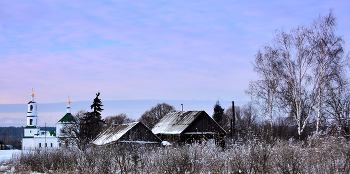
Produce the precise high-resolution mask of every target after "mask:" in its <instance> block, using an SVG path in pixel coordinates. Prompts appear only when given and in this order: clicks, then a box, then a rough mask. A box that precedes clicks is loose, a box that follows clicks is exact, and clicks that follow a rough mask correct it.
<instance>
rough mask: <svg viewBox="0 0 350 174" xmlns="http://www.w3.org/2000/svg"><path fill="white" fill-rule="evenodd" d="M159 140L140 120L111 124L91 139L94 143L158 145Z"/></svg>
mask: <svg viewBox="0 0 350 174" xmlns="http://www.w3.org/2000/svg"><path fill="white" fill-rule="evenodd" d="M161 142H162V140H161V139H159V138H158V137H157V136H156V135H154V134H153V133H152V131H151V130H150V129H149V128H148V127H147V126H145V125H144V124H142V123H141V122H134V123H128V124H120V125H112V126H110V127H109V128H107V129H106V130H104V131H102V132H101V133H100V134H99V135H97V137H96V138H95V139H94V140H93V141H92V143H93V144H94V145H112V144H118V143H133V144H159V145H160V144H161Z"/></svg>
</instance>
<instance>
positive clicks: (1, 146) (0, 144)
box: [0, 140, 6, 150]
mask: <svg viewBox="0 0 350 174" xmlns="http://www.w3.org/2000/svg"><path fill="white" fill-rule="evenodd" d="M0 150H6V144H5V143H4V142H3V141H1V140H0Z"/></svg>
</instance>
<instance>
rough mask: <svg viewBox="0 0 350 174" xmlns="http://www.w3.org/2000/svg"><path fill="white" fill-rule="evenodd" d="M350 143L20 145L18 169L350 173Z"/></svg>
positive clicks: (15, 163) (326, 140)
mask: <svg viewBox="0 0 350 174" xmlns="http://www.w3.org/2000/svg"><path fill="white" fill-rule="evenodd" d="M349 145H350V143H349V142H347V141H346V140H345V139H339V138H334V137H322V138H317V140H315V137H314V139H312V140H310V141H307V142H306V143H305V142H298V141H294V142H293V141H281V140H278V141H275V142H274V143H273V144H268V143H264V142H259V141H247V142H245V143H243V144H233V145H231V146H229V147H227V148H225V149H222V148H221V147H218V146H216V145H215V144H214V143H213V142H211V141H208V142H202V143H194V144H191V145H183V146H166V147H153V146H145V145H135V144H122V145H121V144H119V145H111V146H105V147H92V148H89V149H87V150H86V151H79V150H78V149H73V148H70V149H55V150H46V151H45V150H32V151H22V153H21V154H19V155H18V156H14V157H13V158H12V160H11V163H10V167H13V168H14V169H15V172H16V173H23V172H29V171H31V172H40V173H349V172H350V146H349Z"/></svg>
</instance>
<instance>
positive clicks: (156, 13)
mask: <svg viewBox="0 0 350 174" xmlns="http://www.w3.org/2000/svg"><path fill="white" fill-rule="evenodd" d="M349 8H350V2H349V1H345V0H344V1H319V0H317V1H316V0H315V1H305V0H302V1H232V0H230V1H188V0H186V1H172V2H171V1H144V0H143V1H122V0H121V1H85V0H84V1H64V0H62V1H34V2H33V1H0V104H26V103H27V102H28V101H29V100H30V93H31V89H32V87H33V88H34V92H35V99H36V101H37V102H38V103H57V102H65V101H66V100H67V96H68V94H69V95H70V96H71V100H72V102H74V101H92V99H93V98H94V97H95V93H96V92H97V91H100V92H101V98H102V99H103V100H133V99H158V100H211V101H216V100H218V99H219V100H226V101H231V100H240V101H248V100H249V96H246V95H245V94H244V90H245V89H246V88H247V87H248V83H249V81H250V80H253V79H255V78H256V75H255V74H254V73H253V71H252V65H251V62H252V61H253V59H254V55H255V54H256V52H257V51H258V50H259V48H261V46H262V45H263V44H265V43H269V42H270V41H271V39H272V35H273V32H274V31H275V30H276V29H281V28H283V29H285V30H289V29H291V28H293V27H297V26H298V25H300V24H309V23H311V22H312V20H313V19H315V18H317V17H318V15H320V14H321V15H325V14H327V13H328V12H329V10H330V9H333V12H334V14H335V16H336V17H337V19H338V30H337V34H338V35H342V36H344V39H345V41H346V42H347V43H348V44H349V40H350V31H349V28H350V20H349V17H350V15H349V14H350V13H349ZM345 49H346V51H347V52H348V51H349V50H350V49H349V46H348V45H346V48H345ZM213 104H215V103H213ZM198 110H201V108H198ZM1 116H2V117H3V116H4V114H2V113H1V111H0V117H1Z"/></svg>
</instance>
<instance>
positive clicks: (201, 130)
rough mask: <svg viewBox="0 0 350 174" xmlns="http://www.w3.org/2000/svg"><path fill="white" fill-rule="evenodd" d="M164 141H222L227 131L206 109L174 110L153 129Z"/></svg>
mask: <svg viewBox="0 0 350 174" xmlns="http://www.w3.org/2000/svg"><path fill="white" fill-rule="evenodd" d="M152 132H153V133H154V134H156V135H157V136H158V137H159V138H160V139H162V140H163V141H168V142H172V143H192V142H194V141H202V140H209V139H213V140H215V142H220V143H221V142H222V138H223V137H224V136H225V135H226V131H225V130H224V129H223V128H222V127H221V126H220V125H219V124H218V123H217V122H216V121H214V120H213V119H212V118H211V117H210V116H209V115H208V114H207V113H206V112H205V111H187V112H183V111H180V112H172V113H169V114H167V115H165V116H164V117H163V118H162V119H161V120H160V121H159V122H158V123H157V124H156V125H155V126H154V128H153V129H152Z"/></svg>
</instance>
